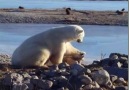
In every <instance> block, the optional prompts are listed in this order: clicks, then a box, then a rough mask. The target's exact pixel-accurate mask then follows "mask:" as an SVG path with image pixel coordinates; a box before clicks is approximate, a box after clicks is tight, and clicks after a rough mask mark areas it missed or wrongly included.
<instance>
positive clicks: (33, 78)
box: [30, 75, 39, 85]
mask: <svg viewBox="0 0 129 90" xmlns="http://www.w3.org/2000/svg"><path fill="white" fill-rule="evenodd" d="M38 80H39V78H38V77H37V76H36V75H34V76H32V78H31V79H30V83H32V84H34V85H37V83H38Z"/></svg>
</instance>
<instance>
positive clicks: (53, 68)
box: [50, 65, 59, 71]
mask: <svg viewBox="0 0 129 90" xmlns="http://www.w3.org/2000/svg"><path fill="white" fill-rule="evenodd" d="M50 70H51V71H53V70H55V71H57V70H59V67H58V65H52V66H51V67H50Z"/></svg>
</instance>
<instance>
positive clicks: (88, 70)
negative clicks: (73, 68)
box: [83, 68, 91, 74]
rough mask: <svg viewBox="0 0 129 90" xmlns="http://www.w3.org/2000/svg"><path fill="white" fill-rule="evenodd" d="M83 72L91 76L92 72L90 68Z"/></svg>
mask: <svg viewBox="0 0 129 90" xmlns="http://www.w3.org/2000/svg"><path fill="white" fill-rule="evenodd" d="M83 72H84V73H85V74H91V70H90V69H88V68H85V69H84V70H83Z"/></svg>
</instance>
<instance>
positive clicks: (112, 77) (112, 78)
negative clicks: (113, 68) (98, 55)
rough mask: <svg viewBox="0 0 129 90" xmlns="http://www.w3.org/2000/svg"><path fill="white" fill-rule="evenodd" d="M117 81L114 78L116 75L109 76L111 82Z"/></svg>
mask: <svg viewBox="0 0 129 90" xmlns="http://www.w3.org/2000/svg"><path fill="white" fill-rule="evenodd" d="M117 79H118V77H117V76H116V75H110V80H111V81H112V82H114V81H115V80H117Z"/></svg>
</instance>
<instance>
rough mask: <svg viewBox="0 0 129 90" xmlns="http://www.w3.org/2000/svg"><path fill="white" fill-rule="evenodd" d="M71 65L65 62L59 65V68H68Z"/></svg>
mask: <svg viewBox="0 0 129 90" xmlns="http://www.w3.org/2000/svg"><path fill="white" fill-rule="evenodd" d="M68 66H69V65H68V64H67V63H65V62H63V63H61V64H59V65H58V67H59V69H63V68H67V67H68Z"/></svg>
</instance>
